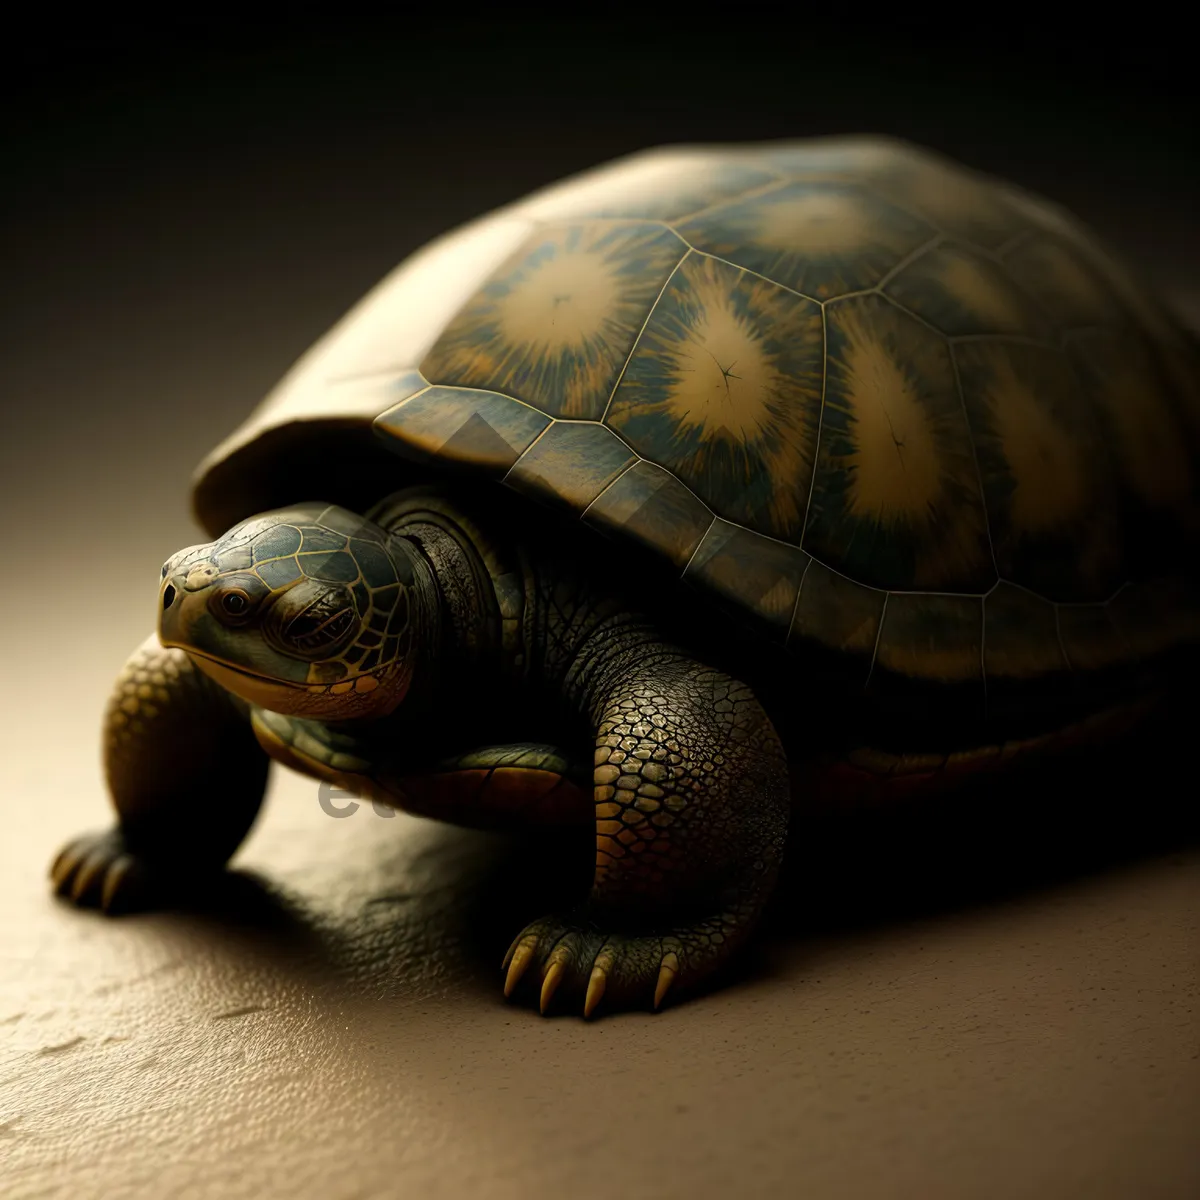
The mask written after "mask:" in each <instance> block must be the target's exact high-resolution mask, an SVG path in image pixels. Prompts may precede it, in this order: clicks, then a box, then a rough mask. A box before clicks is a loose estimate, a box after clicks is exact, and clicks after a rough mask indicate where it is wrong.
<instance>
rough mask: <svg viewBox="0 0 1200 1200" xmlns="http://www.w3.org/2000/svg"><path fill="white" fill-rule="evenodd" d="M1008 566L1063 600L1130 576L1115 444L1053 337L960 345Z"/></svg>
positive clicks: (1103, 593)
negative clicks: (1046, 342)
mask: <svg viewBox="0 0 1200 1200" xmlns="http://www.w3.org/2000/svg"><path fill="white" fill-rule="evenodd" d="M955 358H956V360H957V363H958V368H959V377H960V379H961V381H962V389H963V401H964V403H965V405H966V409H967V414H968V419H969V420H970V423H971V428H972V430H973V432H974V435H975V447H976V453H977V455H978V461H979V468H980V474H981V477H982V481H983V489H984V495H985V496H986V497H987V504H988V512H989V514H990V516H991V530H992V537H993V541H994V543H995V548H996V560H997V566H998V567H999V569H1000V573H1001V575H1003V576H1004V578H1006V579H1010V580H1012V581H1013V582H1014V583H1018V584H1020V585H1021V586H1023V587H1027V588H1030V589H1032V590H1033V591H1035V592H1037V593H1038V594H1039V595H1043V596H1048V597H1050V598H1051V599H1055V600H1072V601H1094V600H1099V599H1104V598H1106V597H1107V596H1108V595H1109V594H1110V593H1111V592H1112V590H1113V588H1115V587H1117V586H1118V585H1119V584H1120V583H1121V582H1122V580H1121V578H1119V577H1118V576H1120V573H1121V566H1120V556H1121V536H1120V531H1119V525H1120V522H1119V509H1120V501H1119V499H1118V489H1117V488H1116V487H1114V486H1113V484H1114V482H1115V480H1114V479H1113V447H1112V446H1111V444H1110V441H1109V439H1107V438H1106V436H1105V435H1104V434H1103V432H1102V430H1101V427H1100V424H1099V421H1098V417H1097V413H1096V408H1095V405H1094V404H1092V403H1090V402H1089V401H1088V399H1087V397H1086V396H1085V394H1084V393H1083V390H1082V388H1081V386H1080V381H1079V379H1078V377H1077V375H1076V373H1075V371H1074V370H1073V369H1072V367H1071V364H1070V362H1069V361H1068V359H1067V358H1066V356H1065V355H1064V354H1063V353H1062V352H1061V351H1059V350H1056V349H1053V348H1051V347H1048V346H1036V345H1031V344H1028V343H1021V342H1008V341H1000V340H995V341H986V342H974V343H969V344H963V345H959V346H957V347H955Z"/></svg>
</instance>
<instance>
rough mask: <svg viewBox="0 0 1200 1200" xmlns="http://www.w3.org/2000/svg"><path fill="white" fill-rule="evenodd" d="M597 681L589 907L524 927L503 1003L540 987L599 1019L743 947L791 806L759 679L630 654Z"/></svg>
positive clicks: (544, 1003)
mask: <svg viewBox="0 0 1200 1200" xmlns="http://www.w3.org/2000/svg"><path fill="white" fill-rule="evenodd" d="M625 651H626V652H624V653H622V654H621V655H620V657H621V659H622V660H623V661H622V662H621V663H620V669H619V670H618V671H617V672H616V675H615V678H614V673H613V671H612V670H611V669H604V667H605V666H607V667H609V668H611V667H612V666H613V665H614V664H613V663H612V657H613V654H612V649H611V642H610V643H609V650H608V651H607V652H606V654H605V657H606V658H607V659H608V660H609V661H608V662H607V663H606V664H605V665H604V666H601V668H600V669H598V670H596V671H594V672H586V675H590V676H592V677H593V678H596V679H599V680H603V681H608V682H606V683H605V682H600V683H593V684H592V685H591V686H592V687H593V688H594V690H595V691H596V692H597V695H596V696H595V697H594V698H593V701H592V704H591V705H590V707H591V710H592V716H593V719H594V721H595V724H596V760H595V761H596V767H595V774H594V802H595V815H596V864H595V874H594V880H593V886H592V891H591V896H590V899H589V900H588V902H587V903H586V905H585V906H584V907H583V908H582V909H580V910H579V911H577V912H574V913H568V914H565V915H562V916H552V917H546V918H544V919H542V920H540V921H535V922H533V923H532V924H531V925H529V926H528V927H527V928H526V929H525V930H523V931H522V932H521V933H520V934H519V935H518V936H517V938H516V940H515V941H514V942H513V944H512V946H511V947H510V949H509V952H508V955H507V957H506V958H505V962H504V965H505V967H506V968H507V971H508V974H507V978H506V981H505V994H506V995H511V994H513V992H514V991H515V990H516V989H517V988H518V986H521V987H523V988H529V980H530V979H532V980H534V981H535V982H536V985H537V987H536V992H537V994H538V996H539V1004H540V1007H541V1010H542V1011H543V1012H545V1011H546V1010H547V1008H548V1006H549V1004H550V1002H551V1000H552V998H553V997H554V996H555V995H556V994H567V993H570V994H572V995H573V996H575V997H580V998H582V1002H583V1011H584V1015H585V1016H590V1015H591V1013H592V1012H593V1011H594V1010H595V1008H596V1006H597V1005H598V1004H599V1003H600V1001H601V999H603V1000H604V1001H605V1003H606V1004H608V1005H609V1006H610V1007H629V1006H634V1005H639V1004H646V1003H652V1004H653V1007H654V1008H656V1009H657V1008H658V1007H659V1006H660V1005H661V1004H662V1002H663V999H664V997H665V996H666V995H667V993H668V991H670V992H671V993H672V994H677V993H680V992H682V991H684V990H685V989H687V988H689V987H691V986H693V985H695V984H697V983H699V982H700V980H702V979H703V978H705V976H707V975H709V974H711V973H712V972H713V971H715V970H716V969H717V968H718V967H720V966H722V965H723V964H724V963H725V962H726V961H727V960H728V959H729V957H730V956H731V955H732V954H733V953H734V951H735V950H736V949H737V948H738V947H739V945H741V943H742V942H744V941H745V939H746V937H747V936H748V934H749V933H750V931H751V930H752V928H753V927H754V924H755V922H756V921H757V919H758V917H759V915H760V914H761V912H762V910H763V908H764V907H765V904H766V902H767V900H768V898H769V896H770V894H771V891H772V889H773V887H774V884H775V881H776V878H777V876H778V871H779V867H780V864H781V861H782V857H783V847H784V840H785V837H786V832H787V821H788V813H789V807H790V794H789V781H788V769H787V759H786V755H785V753H784V750H783V747H782V745H781V744H780V741H779V738H778V735H777V734H776V732H775V730H774V729H773V727H772V726H771V722H770V720H769V719H768V717H767V714H766V713H765V711H764V710H763V708H762V706H761V705H760V704H759V702H758V700H757V699H756V698H755V696H754V694H753V692H752V691H751V690H750V688H749V687H747V686H746V685H745V684H743V683H740V682H739V681H737V680H735V679H731V678H730V677H729V676H727V675H724V674H722V673H720V672H718V671H714V670H711V669H709V668H707V667H705V666H703V665H702V664H700V663H697V662H694V661H692V660H690V659H688V658H686V657H685V656H683V655H681V654H679V653H677V652H674V651H671V650H667V649H655V648H648V647H647V646H646V645H645V644H644V643H643V644H640V645H636V644H631V645H628V646H627V647H626V648H625Z"/></svg>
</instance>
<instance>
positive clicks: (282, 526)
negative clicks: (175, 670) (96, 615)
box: [158, 505, 428, 721]
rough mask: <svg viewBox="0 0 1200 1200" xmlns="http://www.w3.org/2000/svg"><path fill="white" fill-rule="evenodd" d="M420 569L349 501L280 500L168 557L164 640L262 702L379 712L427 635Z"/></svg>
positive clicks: (324, 714)
mask: <svg viewBox="0 0 1200 1200" xmlns="http://www.w3.org/2000/svg"><path fill="white" fill-rule="evenodd" d="M419 570H420V565H419V555H418V554H416V553H415V551H414V550H413V549H412V548H411V547H410V546H409V544H408V543H406V542H403V541H402V540H401V539H399V538H392V537H390V536H389V535H388V534H387V533H386V532H385V531H384V530H383V529H381V528H380V527H379V526H377V525H375V524H373V523H372V522H371V521H368V520H367V519H366V518H364V517H360V516H358V515H357V514H355V513H351V512H348V511H347V510H346V509H342V508H337V507H334V506H329V505H304V506H301V507H298V508H289V509H280V510H278V511H276V512H271V513H266V514H263V515H261V516H258V517H253V518H251V519H250V520H247V521H243V522H242V523H241V524H239V525H235V526H234V527H233V528H232V529H231V530H229V532H228V533H226V534H225V535H224V536H223V537H221V538H218V539H217V540H216V541H215V542H210V543H208V544H206V545H200V546H190V547H188V548H187V549H185V550H181V551H180V552H179V553H178V554H175V555H172V557H171V558H169V559H168V560H167V561H166V563H164V564H163V568H162V580H161V583H160V585H159V626H158V636H159V640H160V641H161V642H162V644H163V645H164V646H175V647H178V648H179V649H181V650H183V651H185V652H186V653H187V654H188V656H189V657H190V658H191V659H192V661H193V662H194V663H195V664H196V666H197V667H199V668H200V669H201V670H202V671H204V672H205V674H207V675H209V676H211V677H212V678H213V679H214V680H216V682H217V683H219V684H220V685H221V686H222V687H224V688H226V689H227V690H228V691H230V692H233V693H235V694H236V695H238V696H241V697H242V698H243V699H245V700H248V701H250V702H251V703H252V704H257V705H259V706H260V707H262V708H267V709H271V710H273V711H275V712H279V713H285V714H287V715H289V716H304V717H311V718H314V719H317V720H327V721H328V720H335V721H336V720H354V719H364V718H366V719H370V718H373V717H379V716H384V715H386V714H387V713H389V712H391V711H392V710H393V709H395V708H396V706H397V705H398V704H399V703H400V702H401V701H402V700H403V699H404V696H405V694H406V693H407V691H408V689H409V686H410V684H411V683H412V678H413V671H414V667H415V659H416V652H419V651H420V650H421V649H422V645H423V639H422V636H421V634H422V631H423V630H426V627H427V624H428V623H427V621H425V620H424V619H423V616H424V615H425V607H426V606H424V605H423V604H422V603H421V600H422V596H423V591H422V588H421V580H420V579H419V578H418V572H419Z"/></svg>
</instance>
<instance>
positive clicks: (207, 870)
mask: <svg viewBox="0 0 1200 1200" xmlns="http://www.w3.org/2000/svg"><path fill="white" fill-rule="evenodd" d="M103 740H104V766H105V773H106V775H107V778H108V787H109V792H110V795H111V797H112V801H113V805H114V807H115V808H116V810H117V816H118V823H117V825H116V826H115V827H114V828H112V829H109V830H106V831H105V832H103V833H95V834H88V835H85V836H83V837H79V838H76V839H74V840H73V841H71V842H69V843H68V844H67V845H66V846H64V847H63V849H62V850H61V851H60V852H59V854H58V856H57V857H56V858H55V860H54V862H53V864H52V866H51V868H50V876H51V879H52V880H53V883H54V891H55V892H56V893H57V894H58V895H59V896H62V897H64V898H65V899H67V900H70V901H71V902H72V903H73V904H76V905H78V906H79V907H81V908H91V907H97V908H100V909H102V910H103V911H104V912H107V913H116V912H129V911H134V910H139V909H147V908H152V907H155V906H156V905H159V904H163V903H166V902H169V901H170V900H172V899H175V898H182V897H184V896H186V894H187V893H188V891H189V889H194V888H195V887H196V886H197V885H198V883H199V882H200V881H201V880H202V879H203V878H204V877H205V876H211V875H212V874H213V873H215V872H217V871H219V870H220V869H221V868H222V867H223V866H224V864H225V863H226V862H227V861H228V859H229V856H230V855H231V854H232V853H233V852H234V851H235V850H236V849H237V848H238V846H239V845H240V844H241V842H242V840H243V838H244V837H245V836H246V834H247V832H248V831H249V829H250V826H251V825H252V824H253V823H254V818H255V817H256V816H257V815H258V810H259V807H260V805H261V802H262V796H263V792H264V790H265V788H266V780H267V767H268V763H269V760H268V758H267V756H266V755H265V754H264V753H263V751H262V749H261V747H260V746H259V745H258V742H257V741H256V740H255V737H254V734H253V732H252V731H251V728H250V725H249V722H248V720H247V716H246V714H245V712H244V711H242V710H241V709H240V708H239V702H238V701H236V700H235V699H234V698H233V697H232V696H231V695H230V694H229V693H228V692H226V691H224V690H223V689H222V688H220V687H218V686H217V685H216V684H215V683H213V682H212V680H210V679H209V678H208V677H207V676H205V675H204V674H202V673H201V672H200V671H198V670H197V669H196V668H195V667H194V666H193V665H192V663H191V661H190V660H189V659H188V657H187V655H185V654H184V653H183V652H182V651H180V650H174V649H171V650H166V649H163V648H162V647H161V646H160V645H159V644H158V639H157V638H155V637H150V638H147V639H146V641H145V642H143V643H142V645H141V646H139V647H138V649H137V650H136V651H135V652H134V653H133V655H132V656H131V657H130V659H129V661H128V662H127V663H126V664H125V667H124V669H123V670H122V672H121V674H120V676H119V677H118V679H117V682H116V685H115V687H114V688H113V692H112V696H111V698H110V700H109V703H108V709H107V711H106V713H105V718H104V739H103Z"/></svg>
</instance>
